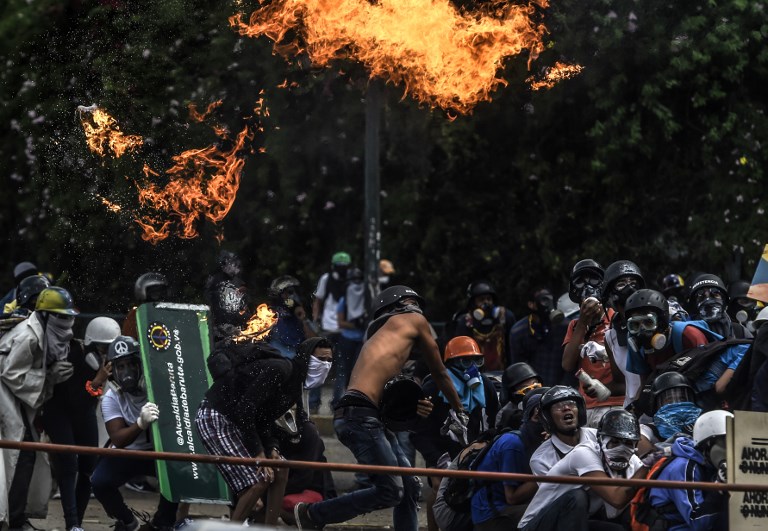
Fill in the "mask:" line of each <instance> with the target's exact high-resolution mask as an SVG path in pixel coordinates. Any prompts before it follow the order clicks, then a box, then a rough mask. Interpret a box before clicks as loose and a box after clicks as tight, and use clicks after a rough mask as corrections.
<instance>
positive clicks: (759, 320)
mask: <svg viewBox="0 0 768 531" xmlns="http://www.w3.org/2000/svg"><path fill="white" fill-rule="evenodd" d="M766 321H768V306H766V307H765V308H763V309H762V310H760V313H758V314H757V317H756V318H755V320H754V321H752V326H754V327H755V330H757V329H758V328H760V327H761V326H762V325H763V323H765V322H766Z"/></svg>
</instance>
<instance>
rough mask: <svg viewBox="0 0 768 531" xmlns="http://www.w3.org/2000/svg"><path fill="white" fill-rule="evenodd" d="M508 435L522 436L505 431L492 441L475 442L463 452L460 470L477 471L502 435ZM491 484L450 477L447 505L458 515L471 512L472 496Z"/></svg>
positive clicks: (513, 431)
mask: <svg viewBox="0 0 768 531" xmlns="http://www.w3.org/2000/svg"><path fill="white" fill-rule="evenodd" d="M507 433H515V434H518V435H519V434H520V431H519V430H503V431H502V432H500V433H498V434H497V435H496V436H495V437H494V438H493V439H492V440H490V441H474V442H472V443H471V444H470V445H469V446H467V447H466V448H465V449H464V450H462V452H461V454H459V455H460V458H459V462H458V470H477V469H478V467H479V466H480V463H482V462H483V459H484V458H485V454H487V453H488V450H490V449H491V447H492V446H493V445H494V444H495V443H496V441H497V440H498V439H499V437H501V436H502V435H506V434H507ZM490 484H491V482H487V481H482V480H476V479H470V478H458V477H449V478H448V479H447V485H446V487H445V492H444V493H443V498H444V499H445V504H446V505H447V506H448V507H450V508H451V509H453V510H454V511H456V512H458V513H468V512H470V509H471V506H472V496H473V495H474V494H475V492H477V490H478V489H479V488H480V487H482V486H484V485H486V486H487V485H490Z"/></svg>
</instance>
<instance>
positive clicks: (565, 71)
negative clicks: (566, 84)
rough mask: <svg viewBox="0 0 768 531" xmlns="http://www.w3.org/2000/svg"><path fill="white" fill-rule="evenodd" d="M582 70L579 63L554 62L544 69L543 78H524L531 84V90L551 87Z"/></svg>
mask: <svg viewBox="0 0 768 531" xmlns="http://www.w3.org/2000/svg"><path fill="white" fill-rule="evenodd" d="M582 70H584V67H583V66H581V65H569V64H566V63H561V62H559V61H558V62H556V63H555V64H554V66H551V67H549V68H547V69H546V73H545V74H544V78H543V79H538V80H537V79H536V78H534V77H533V76H531V77H529V78H528V79H526V80H525V82H526V83H528V84H529V85H530V86H531V90H541V89H551V88H552V87H554V86H555V85H556V84H558V83H559V82H560V81H562V80H564V79H570V78H572V77H576V76H577V75H579V74H580V73H581V71H582Z"/></svg>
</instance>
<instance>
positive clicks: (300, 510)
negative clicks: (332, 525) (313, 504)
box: [293, 502, 323, 531]
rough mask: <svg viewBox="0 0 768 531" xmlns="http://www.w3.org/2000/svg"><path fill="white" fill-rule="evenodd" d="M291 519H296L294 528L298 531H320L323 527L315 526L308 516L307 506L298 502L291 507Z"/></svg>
mask: <svg viewBox="0 0 768 531" xmlns="http://www.w3.org/2000/svg"><path fill="white" fill-rule="evenodd" d="M293 517H294V518H295V519H296V527H298V528H299V531H302V530H303V529H322V528H323V526H321V525H318V524H316V523H315V522H313V521H312V518H310V516H309V504H308V503H305V502H299V503H297V504H296V505H294V506H293Z"/></svg>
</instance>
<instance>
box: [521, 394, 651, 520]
mask: <svg viewBox="0 0 768 531" xmlns="http://www.w3.org/2000/svg"><path fill="white" fill-rule="evenodd" d="M639 440H640V427H639V425H638V423H637V419H635V417H634V416H633V415H632V414H631V413H629V412H628V411H626V410H623V409H613V410H611V411H608V412H607V413H605V415H604V416H603V418H602V419H601V420H600V423H599V425H598V428H597V442H591V441H590V442H585V443H582V444H579V445H578V446H576V447H575V448H574V449H573V450H572V451H571V452H570V453H569V454H568V455H566V456H565V457H563V458H562V459H561V460H560V461H559V462H558V463H556V464H555V465H554V466H553V467H552V468H551V469H550V471H549V472H548V474H547V475H548V476H578V477H588V478H609V477H611V478H632V479H642V478H645V476H646V475H647V474H648V468H647V467H646V466H645V465H644V464H643V462H642V461H640V458H638V457H637V456H636V455H635V450H636V447H637V442H638V441H639ZM635 491H636V489H635V488H634V487H616V486H607V485H590V486H589V487H586V486H585V485H578V484H566V483H544V482H542V483H541V484H540V486H539V490H538V491H537V492H536V495H535V496H534V497H533V500H531V503H530V504H529V505H528V509H527V510H526V512H525V515H523V518H522V520H521V521H520V525H519V527H518V529H522V530H525V531H549V530H552V531H570V530H574V531H576V530H577V531H587V530H614V529H615V530H617V531H618V530H622V529H625V526H624V525H623V524H621V523H620V521H621V520H622V519H624V518H628V515H625V514H621V513H622V511H624V509H625V508H626V506H627V504H629V502H630V500H631V499H632V497H633V496H634V494H635ZM603 509H605V513H603V511H602V510H603ZM609 520H612V521H609Z"/></svg>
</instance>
